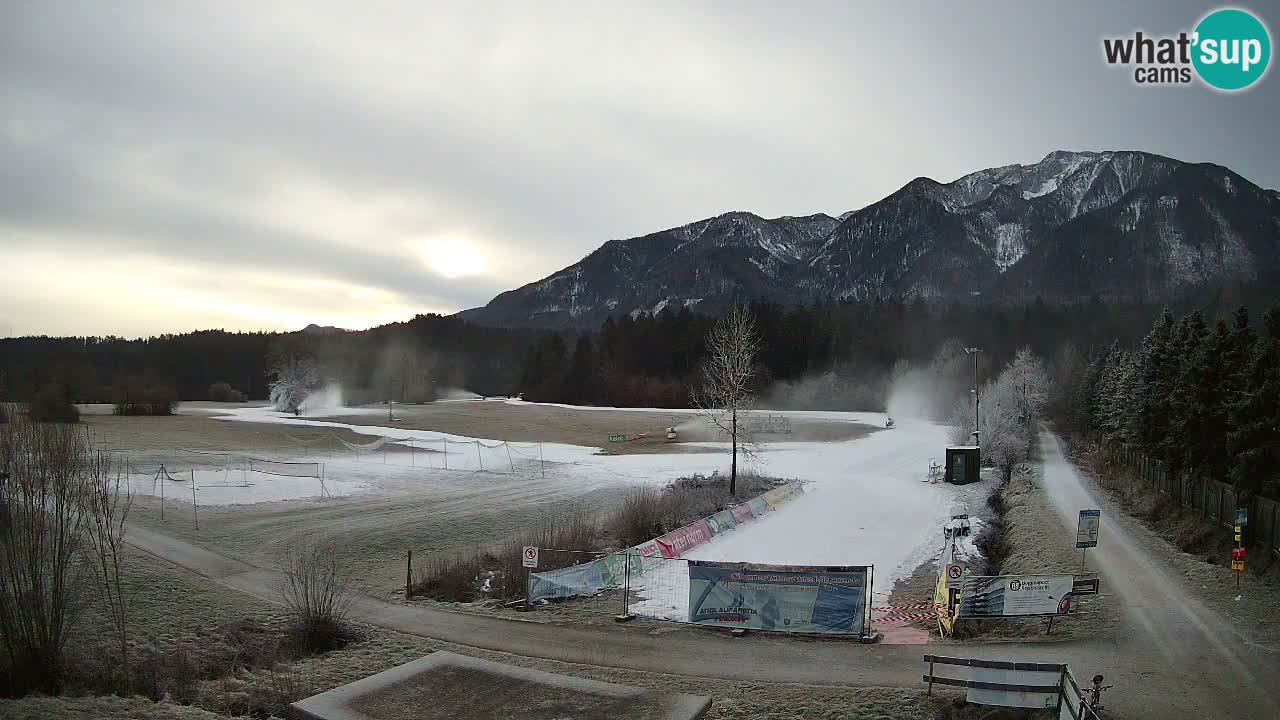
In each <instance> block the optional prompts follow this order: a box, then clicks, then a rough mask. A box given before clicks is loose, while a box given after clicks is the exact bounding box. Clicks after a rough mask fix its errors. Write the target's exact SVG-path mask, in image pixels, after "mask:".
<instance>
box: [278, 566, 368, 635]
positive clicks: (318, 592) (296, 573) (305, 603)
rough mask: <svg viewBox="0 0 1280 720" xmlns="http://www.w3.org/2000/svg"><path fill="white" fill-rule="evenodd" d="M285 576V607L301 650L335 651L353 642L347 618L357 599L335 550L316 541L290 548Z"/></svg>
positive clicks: (348, 576)
mask: <svg viewBox="0 0 1280 720" xmlns="http://www.w3.org/2000/svg"><path fill="white" fill-rule="evenodd" d="M284 575H285V582H284V588H283V594H284V600H285V605H287V606H288V608H289V610H290V611H292V613H293V620H294V624H293V632H294V639H295V640H296V641H297V642H298V643H299V644H300V646H301V647H303V648H306V649H308V650H311V651H317V652H318V651H324V650H333V649H336V648H339V647H342V646H343V645H345V644H346V643H347V642H348V641H349V640H351V639H352V637H353V633H352V632H351V630H350V629H349V628H348V627H347V623H346V619H347V612H348V610H349V609H350V607H351V602H352V601H353V600H354V599H355V597H354V595H352V593H351V591H350V590H349V589H348V585H349V580H350V573H349V572H348V571H347V570H346V568H344V567H343V566H342V563H341V562H340V561H339V559H338V553H337V550H336V548H334V547H333V546H332V545H325V544H319V543H316V542H313V541H304V542H303V543H302V544H301V545H299V546H296V547H292V548H290V549H289V551H288V552H287V553H286V555H285V558H284Z"/></svg>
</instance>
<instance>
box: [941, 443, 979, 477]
mask: <svg viewBox="0 0 1280 720" xmlns="http://www.w3.org/2000/svg"><path fill="white" fill-rule="evenodd" d="M981 465H982V455H981V453H980V451H979V449H978V446H977V445H957V446H955V447H949V448H947V474H946V481H947V482H949V483H951V484H952V485H968V484H969V483H973V482H978V481H979V480H981V479H982V474H981Z"/></svg>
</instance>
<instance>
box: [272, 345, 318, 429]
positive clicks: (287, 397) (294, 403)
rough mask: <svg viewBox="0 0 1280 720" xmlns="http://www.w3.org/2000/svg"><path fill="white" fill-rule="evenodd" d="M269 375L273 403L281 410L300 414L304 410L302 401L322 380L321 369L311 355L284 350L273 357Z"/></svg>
mask: <svg viewBox="0 0 1280 720" xmlns="http://www.w3.org/2000/svg"><path fill="white" fill-rule="evenodd" d="M267 376H268V378H269V379H270V389H271V395H270V399H271V405H272V406H273V407H275V409H276V410H279V411H280V412H291V413H293V414H294V415H298V414H300V413H301V412H302V401H304V400H306V399H307V395H308V394H310V393H311V391H312V390H313V389H314V388H315V387H316V385H318V384H319V382H320V369H319V367H318V366H317V365H316V361H315V358H314V357H312V356H311V355H308V354H303V353H299V352H283V353H278V354H276V355H275V357H273V358H272V360H271V366H270V367H269V368H268V369H267Z"/></svg>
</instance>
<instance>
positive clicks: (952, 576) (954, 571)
mask: <svg viewBox="0 0 1280 720" xmlns="http://www.w3.org/2000/svg"><path fill="white" fill-rule="evenodd" d="M963 575H964V568H962V567H960V566H959V565H957V564H955V563H951V564H950V565H948V566H947V587H948V588H958V587H960V578H961V576H963Z"/></svg>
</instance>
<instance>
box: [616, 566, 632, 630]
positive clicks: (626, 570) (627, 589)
mask: <svg viewBox="0 0 1280 720" xmlns="http://www.w3.org/2000/svg"><path fill="white" fill-rule="evenodd" d="M622 555H623V557H624V558H625V560H624V564H623V570H622V614H621V615H619V616H618V617H617V618H615V620H617V621H618V622H626V621H628V620H630V619H631V612H630V610H629V607H628V606H629V605H630V596H631V551H630V550H624V551H623V554H622Z"/></svg>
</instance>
